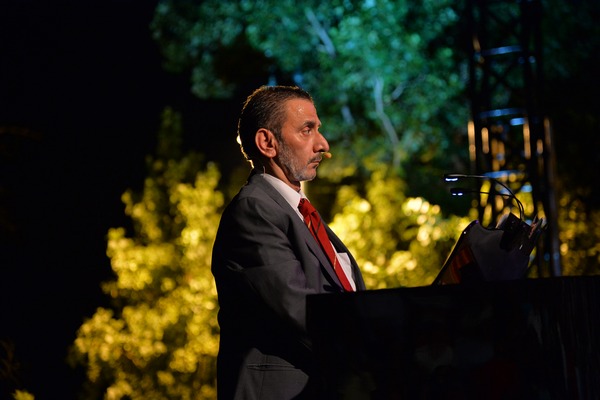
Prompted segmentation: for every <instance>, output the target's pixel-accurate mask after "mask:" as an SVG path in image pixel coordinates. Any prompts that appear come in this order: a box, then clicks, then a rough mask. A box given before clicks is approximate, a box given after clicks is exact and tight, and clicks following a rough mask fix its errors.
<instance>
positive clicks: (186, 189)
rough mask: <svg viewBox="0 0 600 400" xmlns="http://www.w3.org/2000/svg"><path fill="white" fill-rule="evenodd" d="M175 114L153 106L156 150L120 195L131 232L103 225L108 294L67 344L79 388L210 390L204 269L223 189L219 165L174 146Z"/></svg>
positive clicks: (157, 393)
mask: <svg viewBox="0 0 600 400" xmlns="http://www.w3.org/2000/svg"><path fill="white" fill-rule="evenodd" d="M180 137H181V123H180V117H179V115H178V114H177V113H174V112H173V111H172V110H168V109H167V110H166V111H165V113H164V115H163V126H162V128H161V132H160V134H159V144H158V151H157V156H156V157H154V158H150V159H149V161H148V165H149V176H148V177H147V178H146V180H145V183H144V188H143V192H142V193H141V195H138V194H136V193H134V192H132V191H127V192H126V193H125V194H124V195H123V202H124V203H125V205H126V208H125V213H126V214H127V215H128V216H129V217H130V218H131V219H132V221H133V227H134V231H133V235H132V236H127V233H126V231H125V229H124V228H115V229H111V230H110V231H109V233H108V249H107V254H108V256H109V257H110V261H111V266H112V269H113V271H114V274H115V280H114V281H111V282H108V283H106V284H104V291H105V292H106V294H107V295H109V296H110V297H111V298H112V299H113V302H114V307H112V308H98V309H97V311H96V312H95V313H94V315H93V316H92V317H91V318H90V319H88V320H87V321H85V322H84V323H83V325H82V326H81V327H80V328H79V330H78V332H77V338H76V340H75V343H74V345H73V346H72V351H71V360H72V362H73V363H74V364H76V363H79V364H83V365H84V366H85V369H86V373H87V378H88V385H87V389H86V390H87V391H88V397H89V398H101V397H104V398H106V399H121V398H129V399H174V398H177V399H212V398H214V397H215V392H214V390H215V389H214V387H215V385H214V383H215V375H216V374H215V359H216V353H217V350H218V325H217V321H216V310H217V307H218V306H217V299H216V289H215V286H214V281H213V279H212V275H211V273H210V257H211V250H212V242H213V240H214V236H215V234H216V227H217V225H218V222H219V215H220V209H221V207H222V205H223V195H222V194H221V193H220V192H219V191H218V190H216V188H217V183H218V181H219V172H218V170H217V168H216V166H214V165H210V164H209V165H207V166H206V167H204V168H202V163H201V157H199V156H198V155H197V154H194V153H191V154H188V155H185V156H181V155H180V154H179V146H178V141H179V138H180Z"/></svg>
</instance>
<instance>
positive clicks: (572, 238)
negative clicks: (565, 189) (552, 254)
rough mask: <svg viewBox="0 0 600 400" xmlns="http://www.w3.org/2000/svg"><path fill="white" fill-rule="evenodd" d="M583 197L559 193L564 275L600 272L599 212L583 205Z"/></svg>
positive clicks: (560, 235) (561, 251)
mask: <svg viewBox="0 0 600 400" xmlns="http://www.w3.org/2000/svg"><path fill="white" fill-rule="evenodd" d="M584 196H585V195H584ZM584 196H573V195H571V194H568V193H563V194H562V195H561V196H560V200H559V204H560V209H559V219H558V221H559V238H560V243H561V248H560V255H561V263H562V272H563V275H571V276H579V275H599V274H600V268H599V265H600V211H598V210H595V209H591V208H589V207H586V205H585V203H584V202H583V201H582V198H583V197H584Z"/></svg>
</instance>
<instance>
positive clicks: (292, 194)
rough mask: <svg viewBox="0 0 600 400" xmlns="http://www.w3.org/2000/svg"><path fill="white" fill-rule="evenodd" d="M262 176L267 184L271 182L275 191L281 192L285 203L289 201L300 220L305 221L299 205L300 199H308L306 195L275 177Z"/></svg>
mask: <svg viewBox="0 0 600 400" xmlns="http://www.w3.org/2000/svg"><path fill="white" fill-rule="evenodd" d="M260 175H261V176H262V177H263V178H264V179H265V180H266V181H267V182H269V183H270V184H271V185H272V186H273V187H274V188H275V190H277V192H279V194H280V195H281V196H283V198H284V199H285V201H287V202H288V203H289V204H290V206H291V207H292V208H293V209H294V210H295V211H296V213H297V214H298V215H299V216H300V218H301V219H302V220H304V217H302V214H301V213H300V210H298V204H299V203H300V199H302V198H306V195H305V194H304V192H303V191H302V189H300V191H298V192H297V191H295V190H294V189H292V188H291V187H289V186H288V185H287V184H286V183H285V182H284V181H282V180H281V179H279V178H276V177H274V176H273V175H269V174H263V173H261V174H260Z"/></svg>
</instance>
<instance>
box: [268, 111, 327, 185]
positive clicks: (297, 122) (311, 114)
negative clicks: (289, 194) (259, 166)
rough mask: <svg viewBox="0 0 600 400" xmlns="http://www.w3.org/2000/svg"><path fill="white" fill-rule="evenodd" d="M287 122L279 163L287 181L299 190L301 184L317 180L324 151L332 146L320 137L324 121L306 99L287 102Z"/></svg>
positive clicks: (283, 133)
mask: <svg viewBox="0 0 600 400" xmlns="http://www.w3.org/2000/svg"><path fill="white" fill-rule="evenodd" d="M285 108H286V119H285V121H284V123H283V125H282V127H281V136H282V141H281V142H280V143H279V146H278V153H277V159H278V164H279V165H280V167H281V169H282V171H283V172H284V174H285V176H286V178H287V180H288V182H289V183H291V184H292V185H294V186H297V187H299V186H300V182H301V181H310V180H313V179H314V178H315V177H316V176H317V167H318V166H319V163H320V161H321V158H322V156H321V153H320V152H322V151H329V143H327V140H326V139H325V137H323V135H321V133H320V132H319V127H320V126H321V121H320V120H319V117H318V115H317V110H316V109H315V106H314V104H313V103H312V102H311V101H309V100H305V99H292V100H287V101H286V104H285Z"/></svg>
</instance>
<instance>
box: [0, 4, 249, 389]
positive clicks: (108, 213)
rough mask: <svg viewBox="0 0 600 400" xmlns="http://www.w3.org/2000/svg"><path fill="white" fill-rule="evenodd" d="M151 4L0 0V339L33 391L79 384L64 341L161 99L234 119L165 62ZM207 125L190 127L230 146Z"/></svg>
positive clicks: (80, 310) (217, 121)
mask: <svg viewBox="0 0 600 400" xmlns="http://www.w3.org/2000/svg"><path fill="white" fill-rule="evenodd" d="M155 4H156V2H155V1H147V0H138V1H135V0H119V1H117V0H108V1H96V0H94V1H70V2H67V1H59V2H50V1H42V0H14V1H10V0H0V57H1V58H0V88H1V89H0V221H1V222H2V224H1V226H2V229H1V231H0V234H1V242H0V273H1V275H0V343H2V342H4V343H9V344H10V345H11V346H12V348H13V350H14V352H15V353H14V356H15V360H16V362H18V363H19V367H20V369H19V370H18V371H17V374H18V375H17V377H18V378H19V380H20V381H21V386H22V387H23V388H24V389H26V390H29V391H30V392H32V393H33V394H34V395H35V396H36V399H41V400H43V399H57V398H60V399H69V398H74V397H75V393H76V392H77V390H78V389H79V385H80V382H79V378H78V376H77V374H76V373H74V371H72V370H71V369H70V368H69V367H67V366H66V364H65V362H64V358H65V356H66V351H67V347H68V346H69V344H70V343H72V341H73V339H74V338H75V332H76V329H77V328H78V327H79V325H80V324H81V322H82V321H83V318H85V317H87V316H91V315H92V314H93V312H94V310H95V308H96V307H98V306H101V305H105V304H106V303H107V299H106V297H105V296H104V295H103V294H102V292H101V289H100V282H101V281H104V280H106V279H109V278H110V277H111V271H110V264H109V260H108V259H107V257H106V255H105V250H106V241H105V235H106V233H107V232H108V229H109V228H111V227H117V226H128V225H127V224H128V223H129V221H128V219H127V217H126V216H125V214H124V207H123V204H122V203H121V200H120V197H121V194H122V193H123V192H124V191H125V190H126V189H128V188H138V189H139V188H140V187H141V185H142V182H143V177H144V175H145V172H146V170H145V161H144V160H145V156H146V155H148V154H151V153H152V152H153V151H154V146H155V136H156V132H157V130H158V127H159V119H160V113H161V111H162V110H163V108H164V107H165V106H173V107H174V108H175V109H176V110H179V111H182V112H183V114H184V122H187V126H186V132H192V134H193V133H195V132H197V131H199V130H200V129H201V130H202V131H204V132H206V131H215V130H216V131H232V129H234V127H235V125H234V124H235V113H236V112H237V110H235V112H232V111H230V109H228V108H227V107H226V106H225V105H224V104H222V103H221V104H219V103H216V104H215V103H212V102H211V103H210V104H209V103H206V102H202V101H200V100H198V99H195V98H194V97H193V96H192V95H191V94H190V92H189V87H190V86H189V81H188V80H187V78H186V77H176V76H173V75H171V74H169V73H167V72H165V71H164V70H163V68H162V66H161V62H162V60H161V56H160V54H159V52H158V48H157V45H156V43H155V42H154V41H153V39H152V37H151V33H150V29H149V24H150V21H151V19H152V14H153V11H154V6H155ZM207 116H210V118H207ZM217 136H218V135H217ZM218 139H219V138H218V137H215V136H213V137H212V139H211V141H210V142H207V141H206V140H205V139H202V138H201V137H200V135H198V136H197V137H194V136H193V135H192V138H191V139H190V140H189V141H190V143H192V146H194V145H197V147H198V148H197V150H200V151H203V150H204V151H205V150H206V148H208V146H211V147H212V153H213V154H214V153H215V151H216V152H217V153H218V152H219V151H228V149H229V147H227V146H230V147H231V148H235V144H234V143H231V144H229V145H226V144H222V143H224V142H227V143H229V142H232V141H233V139H231V140H229V138H227V140H218ZM219 146H220V147H219ZM236 151H237V150H236ZM236 154H239V153H236ZM0 351H2V353H1V354H2V356H3V357H5V356H6V354H7V353H6V350H0ZM4 385H5V383H3V382H0V388H1V389H2V390H1V391H0V393H5V392H4V390H5V386H4ZM0 397H1V395H0Z"/></svg>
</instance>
